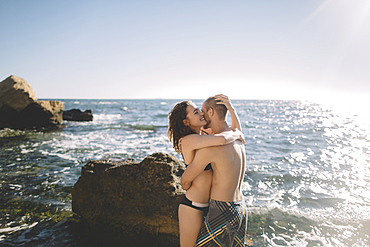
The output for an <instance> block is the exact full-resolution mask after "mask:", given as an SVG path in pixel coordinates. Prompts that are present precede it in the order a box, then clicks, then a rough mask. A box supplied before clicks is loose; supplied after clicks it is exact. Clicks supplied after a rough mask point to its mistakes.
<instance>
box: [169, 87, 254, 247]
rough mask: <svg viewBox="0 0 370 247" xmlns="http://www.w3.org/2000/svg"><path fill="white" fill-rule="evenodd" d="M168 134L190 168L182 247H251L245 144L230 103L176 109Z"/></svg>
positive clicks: (184, 181)
mask: <svg viewBox="0 0 370 247" xmlns="http://www.w3.org/2000/svg"><path fill="white" fill-rule="evenodd" d="M228 111H229V112H230V115H231V120H232V125H231V126H230V127H229V126H228V125H227V122H226V116H227V112H228ZM168 133H169V137H170V140H171V142H172V143H173V147H174V148H175V150H176V151H177V152H179V153H181V154H182V156H183V158H184V162H185V164H186V165H187V168H186V170H185V172H184V174H183V175H182V178H181V185H182V187H183V189H184V190H186V194H185V196H184V197H183V199H182V201H181V203H180V206H179V210H178V215H179V228H180V245H181V247H188V246H189V247H194V246H245V231H246V228H247V212H246V208H245V205H244V202H243V194H242V192H241V187H242V182H243V178H244V172H245V150H244V145H243V143H244V138H243V134H242V133H241V126H240V121H239V118H238V115H237V113H236V112H235V109H234V108H233V106H232V104H231V102H230V100H229V99H228V97H227V96H225V95H222V94H220V95H216V96H215V97H210V98H208V99H207V100H205V101H204V103H203V105H202V108H201V110H200V109H199V108H198V107H197V106H196V105H195V104H194V103H193V102H191V101H183V102H180V103H178V104H176V105H175V107H174V108H173V109H172V111H171V112H170V114H169V129H168Z"/></svg>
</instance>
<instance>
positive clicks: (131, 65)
mask: <svg viewBox="0 0 370 247" xmlns="http://www.w3.org/2000/svg"><path fill="white" fill-rule="evenodd" d="M10 75H16V76H19V77H21V78H23V79H25V80H26V81H27V82H28V83H29V84H30V85H31V87H32V88H33V90H34V91H35V93H36V97H37V98H48V99H64V98H72V99H142V98H145V99H152V98H153V99H154V98H164V99H204V98H207V97H209V96H211V95H215V94H219V93H223V94H226V95H228V96H229V97H230V98H232V99H284V100H290V99H293V100H294V99H323V98H325V99H327V98H334V97H336V98H338V99H343V98H344V97H352V98H358V97H369V96H370V0H310V1H297V0H278V1H272V0H258V1H252V0H242V1H238V0H235V1H226V0H224V1H220V0H213V1H207V0H204V1H203V0H201V1H185V0H172V1H161V0H158V1H141V0H137V1H122V0H117V1H113V0H104V1H95V0H91V1H86V0H79V1H69V0H63V1H47V0H42V1H40V0H33V1H29V0H17V1H7V0H0V81H2V80H3V79H5V78H7V77H8V76H10Z"/></svg>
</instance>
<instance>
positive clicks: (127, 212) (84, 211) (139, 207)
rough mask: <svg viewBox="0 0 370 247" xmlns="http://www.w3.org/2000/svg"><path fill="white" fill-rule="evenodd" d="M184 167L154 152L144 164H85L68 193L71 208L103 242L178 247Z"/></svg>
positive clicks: (166, 156) (168, 156)
mask: <svg viewBox="0 0 370 247" xmlns="http://www.w3.org/2000/svg"><path fill="white" fill-rule="evenodd" d="M184 170H185V166H184V164H183V163H181V162H180V161H178V160H177V159H176V158H174V157H172V156H171V155H168V154H163V153H155V154H152V155H150V156H148V157H146V158H145V159H144V160H143V161H142V162H138V161H136V160H134V159H126V160H122V161H118V162H114V161H112V160H106V159H104V160H98V161H89V162H88V163H87V164H86V165H85V166H83V167H82V171H81V176H80V178H79V179H78V181H77V183H76V184H75V185H74V187H73V190H72V210H73V212H75V213H76V214H78V215H79V216H80V217H81V218H82V220H83V222H84V223H85V226H86V228H87V230H86V232H88V233H89V234H90V236H91V237H92V238H94V239H96V240H97V241H99V240H100V241H102V243H107V242H110V243H112V241H113V242H115V243H116V244H117V243H118V245H121V246H163V247H165V246H171V247H172V246H178V245H179V238H178V237H179V228H178V217H177V208H178V205H179V203H180V201H181V198H182V194H184V192H185V191H184V190H182V188H181V185H180V177H181V175H182V173H183V172H184Z"/></svg>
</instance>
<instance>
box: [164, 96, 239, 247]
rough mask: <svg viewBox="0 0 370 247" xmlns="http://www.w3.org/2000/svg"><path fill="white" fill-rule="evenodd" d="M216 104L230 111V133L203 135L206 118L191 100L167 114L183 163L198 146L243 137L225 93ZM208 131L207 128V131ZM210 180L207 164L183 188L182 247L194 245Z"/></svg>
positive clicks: (180, 212) (181, 213) (207, 200)
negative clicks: (189, 183) (202, 170)
mask: <svg viewBox="0 0 370 247" xmlns="http://www.w3.org/2000/svg"><path fill="white" fill-rule="evenodd" d="M215 100H217V101H218V102H217V104H223V105H225V106H226V108H227V109H228V110H229V111H230V115H231V119H232V125H231V129H232V130H234V132H232V133H223V134H217V135H207V133H206V135H204V134H201V133H205V130H203V126H205V125H206V124H207V121H206V120H205V119H204V117H203V113H202V112H201V111H200V110H199V109H198V108H197V106H196V105H195V104H194V103H193V102H191V101H183V102H180V103H178V104H176V105H175V107H174V108H173V109H172V111H171V112H170V114H169V128H168V134H169V138H170V141H171V142H172V143H173V147H174V148H175V150H176V152H178V153H181V154H182V156H183V158H184V162H185V164H190V163H191V162H192V161H193V159H194V156H195V151H196V150H197V149H201V148H205V147H210V146H218V145H225V144H229V143H231V142H233V141H235V140H237V139H240V138H243V134H242V133H241V132H240V130H241V127H240V121H239V118H238V116H237V114H236V112H235V110H234V108H233V106H232V104H231V102H230V101H229V99H228V97H227V96H225V95H222V94H220V95H216V96H215ZM207 132H208V134H210V133H211V132H210V130H209V129H208V130H207ZM211 183H212V169H211V164H209V165H208V166H207V167H206V169H205V170H204V172H202V174H201V175H199V176H198V177H197V178H196V179H195V180H194V181H193V183H192V185H191V187H190V188H189V189H188V190H187V191H186V194H185V196H184V198H183V199H182V201H181V203H180V205H179V212H178V213H179V228H180V245H181V247H187V246H191V247H194V246H195V244H196V240H197V236H198V233H199V230H200V227H201V225H202V221H203V217H204V216H205V215H206V214H207V211H208V202H209V193H210V188H211Z"/></svg>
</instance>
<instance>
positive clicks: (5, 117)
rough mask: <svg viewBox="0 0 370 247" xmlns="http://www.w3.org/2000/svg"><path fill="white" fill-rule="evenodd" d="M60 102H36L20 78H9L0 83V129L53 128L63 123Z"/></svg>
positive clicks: (29, 89)
mask: <svg viewBox="0 0 370 247" xmlns="http://www.w3.org/2000/svg"><path fill="white" fill-rule="evenodd" d="M63 110H64V105H63V103H62V102H60V101H45V100H40V101H37V98H36V97H35V92H34V91H33V90H32V88H31V86H30V85H29V84H28V83H27V82H26V81H25V80H24V79H22V78H20V77H17V76H13V75H12V76H9V77H8V78H6V79H5V80H3V81H2V82H0V129H2V128H33V127H36V128H39V127H53V126H56V125H58V124H60V123H62V121H63Z"/></svg>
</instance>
